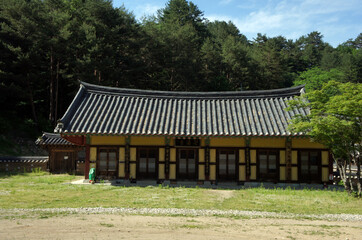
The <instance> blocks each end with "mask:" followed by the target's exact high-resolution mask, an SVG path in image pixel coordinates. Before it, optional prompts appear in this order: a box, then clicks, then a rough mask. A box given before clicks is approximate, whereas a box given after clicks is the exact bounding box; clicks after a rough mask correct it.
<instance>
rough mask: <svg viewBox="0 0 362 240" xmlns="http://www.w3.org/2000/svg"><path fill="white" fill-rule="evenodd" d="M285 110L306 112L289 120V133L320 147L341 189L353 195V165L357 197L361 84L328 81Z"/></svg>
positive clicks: (360, 135) (359, 170)
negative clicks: (325, 151)
mask: <svg viewBox="0 0 362 240" xmlns="http://www.w3.org/2000/svg"><path fill="white" fill-rule="evenodd" d="M289 105H290V106H289V108H288V110H292V109H295V108H306V109H309V114H308V115H306V116H301V115H297V116H295V117H294V118H293V119H292V122H291V124H290V126H289V127H290V130H291V131H292V132H303V133H305V134H306V135H308V136H310V137H311V139H312V140H313V141H316V142H319V143H322V144H324V145H325V146H326V147H328V148H329V149H330V151H331V153H332V156H333V159H334V162H335V163H336V164H337V167H338V170H339V172H340V174H341V179H342V181H343V183H344V187H345V189H346V190H347V191H348V192H354V186H353V184H352V181H351V178H347V171H346V170H347V168H349V174H350V176H351V164H352V162H353V161H355V163H356V164H357V179H358V180H357V181H358V182H357V189H358V190H357V191H358V193H357V194H358V196H361V191H362V190H361V177H360V172H361V159H360V156H359V154H358V153H361V151H362V148H361V146H362V145H361V143H362V84H355V83H339V82H336V81H329V82H328V83H326V84H324V85H323V87H322V88H321V89H320V90H315V91H311V92H309V93H306V94H305V95H304V96H301V97H300V98H299V99H296V100H292V101H290V103H289Z"/></svg>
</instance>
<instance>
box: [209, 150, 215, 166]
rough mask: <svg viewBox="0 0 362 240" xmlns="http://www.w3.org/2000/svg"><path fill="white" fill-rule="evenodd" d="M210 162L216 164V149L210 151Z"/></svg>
mask: <svg viewBox="0 0 362 240" xmlns="http://www.w3.org/2000/svg"><path fill="white" fill-rule="evenodd" d="M210 162H211V163H216V149H210Z"/></svg>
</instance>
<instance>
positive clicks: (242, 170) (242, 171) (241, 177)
mask: <svg viewBox="0 0 362 240" xmlns="http://www.w3.org/2000/svg"><path fill="white" fill-rule="evenodd" d="M245 180H246V174H245V166H239V181H245Z"/></svg>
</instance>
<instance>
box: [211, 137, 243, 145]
mask: <svg viewBox="0 0 362 240" xmlns="http://www.w3.org/2000/svg"><path fill="white" fill-rule="evenodd" d="M210 146H211V147H244V146H245V140H244V139H243V138H210Z"/></svg>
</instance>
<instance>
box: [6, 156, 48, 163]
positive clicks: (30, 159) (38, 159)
mask: <svg viewBox="0 0 362 240" xmlns="http://www.w3.org/2000/svg"><path fill="white" fill-rule="evenodd" d="M48 160H49V157H48V156H15V157H14V156H9V157H6V156H5V157H0V163H14V162H15V163H16V162H19V163H20V162H21V163H43V162H48Z"/></svg>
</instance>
